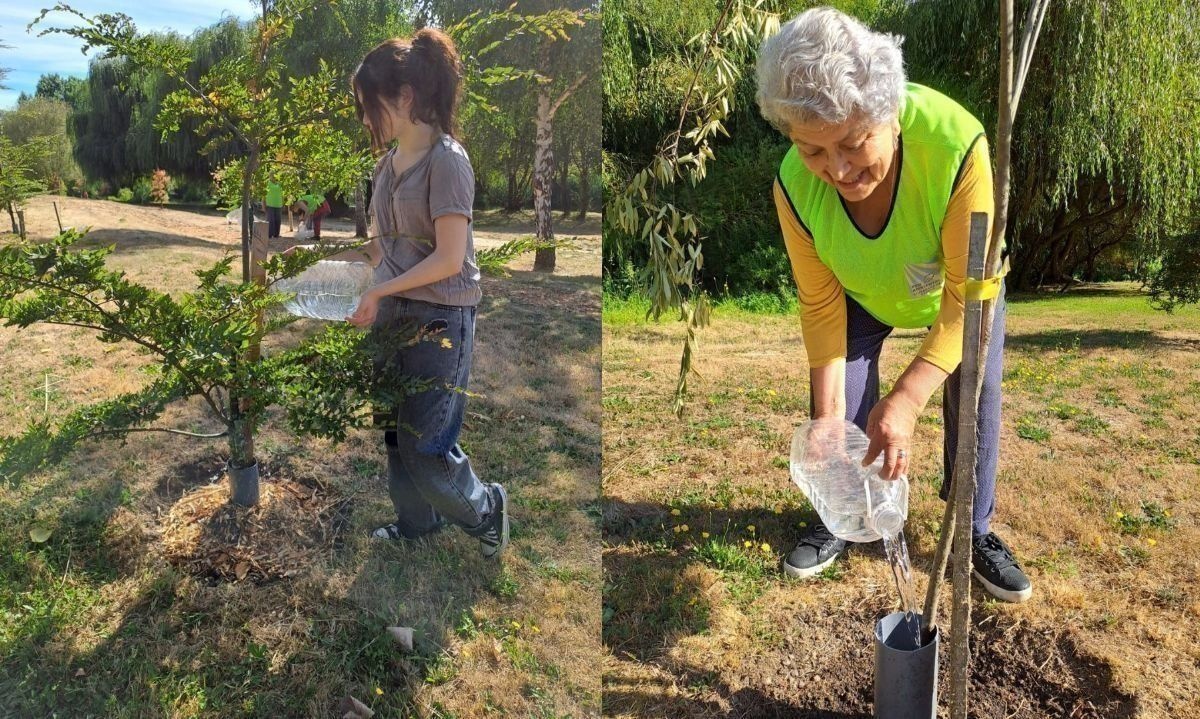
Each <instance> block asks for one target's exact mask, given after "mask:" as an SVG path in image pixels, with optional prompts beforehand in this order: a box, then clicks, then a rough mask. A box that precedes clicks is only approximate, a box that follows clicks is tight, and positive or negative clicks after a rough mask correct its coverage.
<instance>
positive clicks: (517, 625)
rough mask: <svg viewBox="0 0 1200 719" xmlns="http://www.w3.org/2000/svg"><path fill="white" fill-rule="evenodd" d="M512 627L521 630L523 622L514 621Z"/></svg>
mask: <svg viewBox="0 0 1200 719" xmlns="http://www.w3.org/2000/svg"><path fill="white" fill-rule="evenodd" d="M512 628H513V629H518V630H519V629H520V628H521V623H520V622H513V623H512Z"/></svg>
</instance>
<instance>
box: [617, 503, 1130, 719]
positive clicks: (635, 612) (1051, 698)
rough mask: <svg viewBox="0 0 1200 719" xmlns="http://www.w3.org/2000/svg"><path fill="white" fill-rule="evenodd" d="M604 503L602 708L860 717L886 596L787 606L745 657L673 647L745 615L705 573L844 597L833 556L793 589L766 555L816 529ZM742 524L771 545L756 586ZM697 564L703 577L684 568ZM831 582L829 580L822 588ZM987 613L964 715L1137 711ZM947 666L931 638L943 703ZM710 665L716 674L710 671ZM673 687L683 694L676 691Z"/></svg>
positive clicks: (792, 520)
mask: <svg viewBox="0 0 1200 719" xmlns="http://www.w3.org/2000/svg"><path fill="white" fill-rule="evenodd" d="M603 507H604V515H603V516H604V524H603V529H604V539H605V545H606V551H605V554H604V560H603V561H604V568H605V576H606V577H607V578H608V581H607V585H606V589H605V595H604V607H605V623H604V627H603V637H604V643H605V646H606V647H607V648H608V649H609V651H610V653H612V654H613V655H614V656H615V657H617V658H618V659H620V660H623V661H618V662H613V663H611V664H610V667H611V668H610V669H609V672H608V676H607V677H606V682H605V705H606V706H610V705H611V706H614V707H622V708H624V709H625V710H627V711H632V712H633V713H640V714H641V715H646V716H672V717H681V718H683V717H688V718H690V717H708V716H797V717H845V718H846V719H849V718H850V717H854V718H855V719H857V718H859V717H869V716H870V715H871V714H870V711H871V707H872V703H873V681H874V680H873V675H874V664H873V662H874V660H873V649H872V640H871V632H872V631H873V627H874V624H875V622H876V621H878V620H879V619H880V618H882V617H883V616H884V615H886V614H887V613H888V612H890V611H891V609H890V608H889V607H890V605H891V601H890V599H889V600H888V601H886V602H885V601H883V600H882V596H881V597H880V600H881V601H879V602H871V601H867V602H863V601H858V602H855V603H854V606H850V605H847V604H846V603H844V602H835V603H830V601H829V600H828V599H821V598H819V597H818V599H817V600H816V601H815V602H803V603H799V604H796V605H792V606H789V614H788V621H787V622H781V621H780V619H779V618H778V617H774V616H772V617H766V618H763V619H765V621H766V622H768V623H769V624H771V625H772V627H773V628H774V629H773V633H774V634H775V635H776V636H774V637H772V638H771V639H769V640H764V641H766V642H767V643H766V644H763V645H761V646H756V647H754V648H752V649H749V650H743V652H742V654H743V655H744V656H743V657H741V658H739V657H734V658H727V657H722V656H710V657H702V656H698V655H697V654H696V650H695V649H694V645H691V646H692V647H693V648H689V649H684V650H683V651H675V648H676V647H677V646H679V645H680V644H681V643H683V642H684V641H685V640H688V639H689V638H698V637H702V636H704V635H706V634H708V633H711V632H713V631H719V628H718V627H717V626H716V625H714V624H713V623H712V621H711V619H710V618H711V617H714V616H717V615H718V614H721V613H722V612H725V613H727V612H728V611H729V609H730V606H728V605H732V606H734V607H736V606H738V605H737V602H739V601H742V602H748V604H746V606H747V607H749V606H752V605H753V599H745V598H743V599H740V600H739V599H738V598H737V594H736V593H735V592H734V591H733V590H729V597H728V598H725V597H723V594H724V592H720V591H718V592H714V591H713V588H712V586H710V583H711V582H712V581H713V580H711V579H705V578H704V577H705V575H706V574H707V575H710V576H711V575H712V574H713V573H714V572H715V573H716V574H717V575H718V576H720V577H721V579H720V581H721V582H722V583H723V585H724V586H726V587H738V586H739V585H741V586H742V587H743V589H741V590H738V591H742V592H744V591H745V589H744V587H745V586H751V584H752V583H753V582H766V584H767V585H768V586H770V585H775V586H776V587H778V586H779V585H781V584H785V583H786V584H787V586H789V587H792V588H794V591H796V592H809V593H816V594H818V595H828V596H831V597H834V596H841V595H843V594H844V593H841V592H839V591H837V584H836V577H837V575H838V574H839V573H840V571H841V569H840V567H841V566H843V565H842V563H841V561H842V560H839V562H838V563H837V564H835V565H834V567H833V568H832V570H831V573H830V575H829V578H828V579H824V580H823V579H820V578H814V579H812V580H809V581H808V582H805V583H791V582H790V580H787V579H785V578H783V576H782V574H781V573H779V572H778V565H777V564H774V558H775V557H777V556H778V553H779V552H786V551H788V550H789V549H790V547H791V542H794V541H796V540H797V539H798V538H799V533H800V531H801V530H799V529H797V528H796V525H797V523H798V522H800V521H804V522H808V523H811V522H813V521H816V516H815V514H814V513H813V512H812V511H811V510H807V511H803V512H799V513H797V512H794V511H793V512H784V513H782V514H775V513H772V512H770V511H769V510H767V509H765V508H764V509H762V510H727V509H720V508H714V507H712V506H710V505H695V506H688V507H686V508H685V509H684V510H683V511H682V512H681V513H680V514H679V515H675V514H673V513H672V511H671V510H672V507H670V506H667V505H664V504H661V503H656V502H624V501H620V500H614V499H607V500H605V501H604V504H603ZM676 509H678V507H676ZM682 524H686V525H688V530H687V533H686V534H685V535H683V538H681V539H678V540H676V541H675V542H674V543H673V544H672V543H671V541H670V540H666V545H664V539H663V538H664V534H665V535H666V536H670V535H671V534H672V531H671V528H672V527H673V526H680V525H682ZM749 525H754V527H755V532H754V534H753V535H752V536H754V537H755V541H754V544H757V542H759V541H761V542H769V544H770V545H771V546H772V547H775V548H777V550H776V551H775V552H773V553H772V555H771V556H772V560H770V561H768V562H766V564H767V565H769V566H768V567H767V568H766V570H765V571H766V576H762V575H759V574H758V571H759V570H757V569H753V568H749V569H747V566H748V565H747V564H746V563H745V562H743V561H742V560H740V559H737V557H736V556H734V554H735V553H736V552H737V548H738V547H739V546H740V545H741V544H742V543H743V540H745V538H746V536H750V535H747V534H746V528H747V527H748V526H749ZM701 533H708V535H709V537H710V538H711V539H700V537H702V536H703V535H702V534H701ZM747 541H748V540H747ZM712 542H721V543H724V544H725V545H727V546H728V545H732V549H727V550H725V551H714V550H713V549H712V544H711V543H712ZM878 545H879V543H878V542H876V543H872V544H870V545H856V546H854V547H852V549H851V550H850V551H852V552H857V553H864V552H865V553H869V555H871V556H873V557H875V558H877V559H878V560H879V561H886V559H884V557H883V552H882V548H881V547H879V546H878ZM935 550H936V546H935V545H933V544H932V543H924V544H919V545H910V552H911V555H912V563H913V568H914V571H925V572H927V571H928V568H929V566H930V565H931V564H932V559H933V556H932V555H933V553H934V551H935ZM747 552H752V550H747ZM731 557H732V558H731ZM695 565H703V566H705V567H707V568H708V569H709V570H712V571H709V572H698V571H694V569H693V570H691V571H689V568H691V567H694V566H695ZM829 581H832V582H834V584H825V582H829ZM824 587H828V589H825V588H824ZM887 589H890V586H889V587H888V588H887ZM881 591H886V590H884V589H882V588H881ZM972 595H973V601H974V603H975V604H976V606H981V605H983V604H984V603H985V601H986V600H987V599H988V595H986V594H985V593H984V592H983V591H982V589H980V588H979V587H978V586H975V587H974V589H973V592H972ZM713 596H716V597H717V599H716V603H713V600H712V599H711V597H713ZM751 596H753V595H751ZM884 604H887V605H888V607H884V606H883V605H884ZM867 605H875V606H867ZM744 611H748V609H746V610H744ZM998 616H1000V615H994V614H993V615H992V616H991V617H990V618H989V616H988V615H987V613H979V612H977V613H976V614H975V617H974V620H973V629H972V634H973V639H972V642H973V652H974V656H975V657H976V660H975V663H974V664H973V666H974V669H973V674H972V681H973V688H972V690H971V691H972V695H971V696H972V711H971V716H972V717H976V718H977V719H993V717H996V719H998V718H999V717H1013V718H1014V719H1015V718H1016V717H1020V718H1021V719H1037V718H1040V717H1044V716H1086V717H1089V719H1102V718H1103V717H1110V716H1111V717H1122V718H1126V717H1132V716H1134V715H1135V713H1136V700H1135V699H1133V698H1131V697H1129V696H1127V695H1125V694H1123V693H1122V692H1121V691H1120V690H1119V689H1118V688H1117V685H1116V682H1115V679H1114V677H1113V673H1112V668H1111V667H1110V666H1109V665H1108V664H1107V663H1105V662H1103V661H1102V660H1099V659H1095V658H1092V657H1088V656H1086V655H1084V654H1082V653H1081V652H1080V651H1078V647H1077V646H1076V645H1075V643H1074V641H1073V639H1072V638H1071V637H1070V635H1069V634H1067V633H1061V634H1058V635H1057V636H1056V637H1054V638H1053V639H1052V641H1049V642H1047V641H1046V636H1045V634H1044V631H1045V630H1041V631H1039V630H1036V629H1032V628H1029V627H1020V626H1018V624H1019V622H1017V621H1011V622H1007V623H1005V624H1004V625H1002V623H1001V621H999V620H998V619H997V617H998ZM1060 631H1061V630H1060ZM747 651H748V652H749V654H746V652H747ZM948 656H949V648H948V644H946V642H945V641H944V640H943V644H942V651H941V662H942V670H941V676H942V677H943V679H942V682H943V684H942V691H943V693H944V692H945V691H947V686H948V685H946V683H945V681H946V680H945V677H948V676H949V674H948V671H949V667H948V665H947V662H948ZM1048 663H1053V665H1054V667H1055V670H1056V671H1052V672H1046V671H1041V670H1040V669H1041V668H1042V667H1044V666H1045V665H1046V664H1048ZM721 666H724V667H726V668H725V669H723V670H722V669H713V667H721ZM634 667H637V668H638V669H635V668H634ZM623 673H624V674H627V676H623V675H622V674H623ZM647 675H649V677H650V678H649V679H648V678H647ZM663 675H665V677H664V676H663ZM656 677H657V678H656ZM648 684H649V685H650V686H647V685H648ZM681 687H689V688H690V691H681V690H680V689H679V688H681ZM944 698H945V697H944V695H943V699H944ZM997 711H999V713H996V712H997ZM1013 712H1015V713H1013Z"/></svg>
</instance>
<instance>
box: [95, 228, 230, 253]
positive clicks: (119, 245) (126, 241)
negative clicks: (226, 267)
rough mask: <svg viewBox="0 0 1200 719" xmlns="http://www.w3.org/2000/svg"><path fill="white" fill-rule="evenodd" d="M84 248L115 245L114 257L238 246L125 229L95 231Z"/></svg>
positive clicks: (222, 248) (197, 238) (165, 233)
mask: <svg viewBox="0 0 1200 719" xmlns="http://www.w3.org/2000/svg"><path fill="white" fill-rule="evenodd" d="M80 244H81V245H83V246H92V247H101V246H108V245H113V246H114V248H113V253H112V254H113V255H117V256H119V255H126V254H138V253H141V252H145V251H147V250H158V249H190V250H205V251H213V250H217V251H221V252H224V251H226V250H229V249H232V248H234V247H236V245H234V244H232V243H230V242H218V241H216V240H206V239H203V238H201V237H192V236H189V235H180V234H175V233H169V232H155V231H153V230H136V229H130V230H123V229H110V228H103V229H94V230H91V231H90V232H88V234H87V237H86V238H85V239H84V240H83V241H82V242H81V243H80Z"/></svg>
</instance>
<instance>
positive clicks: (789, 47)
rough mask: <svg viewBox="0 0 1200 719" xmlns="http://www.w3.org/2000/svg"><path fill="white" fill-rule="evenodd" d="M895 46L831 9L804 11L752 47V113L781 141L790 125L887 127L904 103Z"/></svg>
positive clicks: (884, 36) (896, 39)
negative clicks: (858, 121)
mask: <svg viewBox="0 0 1200 719" xmlns="http://www.w3.org/2000/svg"><path fill="white" fill-rule="evenodd" d="M902 41H903V39H902V38H900V37H899V36H896V35H888V34H886V33H878V32H874V31H872V30H870V29H868V28H867V27H866V26H865V25H863V24H862V23H861V22H859V21H858V20H855V19H854V18H852V17H850V16H849V15H846V14H845V13H842V12H839V11H838V10H834V9H833V8H829V7H818V8H813V9H811V10H806V11H804V12H802V13H800V14H799V15H797V16H796V17H794V18H792V20H790V21H789V22H788V23H787V24H785V25H784V26H783V27H781V28H780V29H779V33H778V34H776V35H774V36H772V37H770V38H768V39H767V40H765V41H764V42H763V44H762V47H760V48H759V51H758V69H757V75H758V93H757V100H758V107H759V110H760V111H761V112H762V115H763V117H764V118H766V120H767V122H770V123H771V124H772V125H773V126H774V127H775V129H777V130H779V131H780V132H782V133H783V134H785V135H787V134H789V128H791V127H792V126H793V125H796V124H803V123H808V122H814V121H820V122H826V123H830V124H840V123H842V122H845V121H846V120H847V119H848V118H850V117H851V116H861V117H863V118H864V119H866V120H868V121H870V122H872V123H876V124H879V123H884V122H888V121H891V120H892V119H894V118H896V117H897V116H899V114H900V110H901V107H902V105H903V102H904V92H905V89H904V86H905V76H904V60H903V58H902V56H901V53H900V43H901V42H902Z"/></svg>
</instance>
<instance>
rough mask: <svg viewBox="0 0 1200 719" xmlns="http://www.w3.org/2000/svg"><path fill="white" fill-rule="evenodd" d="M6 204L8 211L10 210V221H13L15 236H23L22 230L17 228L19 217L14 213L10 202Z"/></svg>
mask: <svg viewBox="0 0 1200 719" xmlns="http://www.w3.org/2000/svg"><path fill="white" fill-rule="evenodd" d="M6 204H7V208H6V209H7V210H8V219H10V220H12V227H13V234H14V235H19V234H21V228H20V227H18V226H17V215H16V213H14V212H13V206H12V203H11V202H9V203H6Z"/></svg>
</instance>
